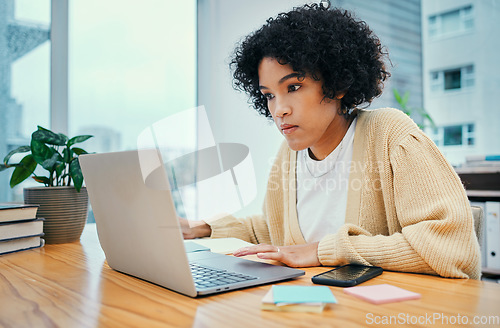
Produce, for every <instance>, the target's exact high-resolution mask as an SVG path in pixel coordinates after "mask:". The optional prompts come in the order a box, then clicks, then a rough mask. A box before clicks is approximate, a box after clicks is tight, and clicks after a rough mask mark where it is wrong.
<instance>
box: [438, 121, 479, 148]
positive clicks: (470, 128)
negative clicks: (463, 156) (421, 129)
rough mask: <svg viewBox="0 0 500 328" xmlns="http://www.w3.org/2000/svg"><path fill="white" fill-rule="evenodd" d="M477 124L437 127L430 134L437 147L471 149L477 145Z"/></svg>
mask: <svg viewBox="0 0 500 328" xmlns="http://www.w3.org/2000/svg"><path fill="white" fill-rule="evenodd" d="M474 130H475V124H474V123H467V124H461V125H448V126H441V127H436V128H435V129H433V130H432V131H431V133H430V135H431V137H432V139H433V141H434V143H436V145H437V146H440V147H443V148H448V147H453V146H455V147H457V146H458V147H462V148H470V147H473V146H474V145H475V144H476V137H475V131H474Z"/></svg>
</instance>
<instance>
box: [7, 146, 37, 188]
mask: <svg viewBox="0 0 500 328" xmlns="http://www.w3.org/2000/svg"><path fill="white" fill-rule="evenodd" d="M19 164H20V165H19V166H17V167H16V169H15V170H14V172H12V176H11V178H10V187H11V188H14V187H15V186H17V185H18V184H20V183H21V182H23V181H24V180H26V178H28V177H29V176H30V175H31V174H32V173H33V172H34V171H35V168H36V166H37V163H36V161H35V159H34V158H33V156H32V155H31V154H29V155H26V156H24V158H23V159H22V160H21V162H19Z"/></svg>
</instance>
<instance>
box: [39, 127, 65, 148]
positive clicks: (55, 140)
mask: <svg viewBox="0 0 500 328" xmlns="http://www.w3.org/2000/svg"><path fill="white" fill-rule="evenodd" d="M39 128H40V127H39ZM42 129H43V128H42ZM31 139H32V140H36V141H40V142H43V143H46V144H49V145H55V146H64V145H65V144H66V140H67V137H66V136H65V135H64V134H62V133H59V134H57V133H54V132H52V131H49V130H47V129H43V130H37V131H35V132H33V134H32V135H31Z"/></svg>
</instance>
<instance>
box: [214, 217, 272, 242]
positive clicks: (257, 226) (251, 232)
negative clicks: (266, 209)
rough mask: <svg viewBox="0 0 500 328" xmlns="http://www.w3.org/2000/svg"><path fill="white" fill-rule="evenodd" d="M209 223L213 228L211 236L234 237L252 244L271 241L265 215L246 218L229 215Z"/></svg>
mask: <svg viewBox="0 0 500 328" xmlns="http://www.w3.org/2000/svg"><path fill="white" fill-rule="evenodd" d="M208 224H209V225H210V228H211V229H212V234H211V235H210V238H226V237H234V238H239V239H242V240H245V241H248V242H250V243H252V244H259V243H266V244H269V243H271V238H270V237H269V229H268V228H267V222H266V220H265V218H264V216H263V215H254V216H250V217H247V218H244V219H238V218H235V217H234V216H232V215H227V216H225V217H223V218H220V219H218V220H216V221H213V222H208Z"/></svg>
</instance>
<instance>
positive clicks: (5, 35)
mask: <svg viewBox="0 0 500 328" xmlns="http://www.w3.org/2000/svg"><path fill="white" fill-rule="evenodd" d="M50 9H51V2H50V0H42V1H40V0H15V1H0V12H1V15H0V31H2V33H0V71H1V72H2V73H1V78H0V157H1V158H0V160H3V157H4V156H5V155H7V153H8V152H9V151H11V150H13V149H15V148H17V147H19V146H23V145H26V144H28V143H29V139H30V134H31V132H32V131H34V130H35V129H36V126H37V125H42V126H48V123H49V116H50V115H49V107H50V104H49V103H50V47H51V42H50V24H51V16H50ZM21 158H22V157H21ZM11 174H12V169H9V170H6V171H3V172H0V201H21V202H22V200H23V195H22V189H23V187H25V186H27V185H29V184H30V183H34V181H32V180H31V179H29V180H27V181H25V182H23V183H22V185H19V186H17V187H16V188H14V189H10V187H9V179H10V176H11ZM30 180H31V181H30Z"/></svg>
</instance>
